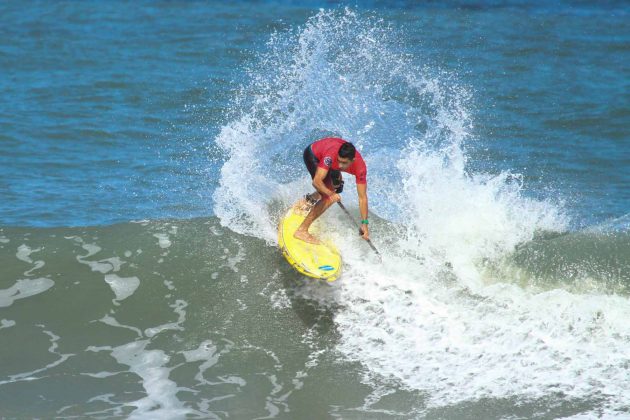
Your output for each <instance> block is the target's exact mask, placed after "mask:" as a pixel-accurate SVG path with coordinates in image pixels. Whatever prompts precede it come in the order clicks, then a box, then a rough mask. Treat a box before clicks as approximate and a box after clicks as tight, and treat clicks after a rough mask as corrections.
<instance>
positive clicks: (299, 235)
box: [293, 230, 321, 245]
mask: <svg viewBox="0 0 630 420" xmlns="http://www.w3.org/2000/svg"><path fill="white" fill-rule="evenodd" d="M293 237H294V238H295V239H299V240H301V241H304V242H308V243H309V244H315V245H319V244H321V242H320V240H319V239H317V238H316V237H314V236H313V235H311V234H310V233H308V232H307V231H303V230H296V231H295V233H294V234H293Z"/></svg>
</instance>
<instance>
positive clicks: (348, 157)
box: [337, 142, 357, 169]
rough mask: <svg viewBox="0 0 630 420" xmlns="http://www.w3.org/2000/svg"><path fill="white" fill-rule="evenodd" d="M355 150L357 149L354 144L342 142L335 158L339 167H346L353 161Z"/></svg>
mask: <svg viewBox="0 0 630 420" xmlns="http://www.w3.org/2000/svg"><path fill="white" fill-rule="evenodd" d="M356 152H357V149H355V148H354V144H352V143H350V142H348V143H344V144H342V145H341V147H340V148H339V156H338V158H337V160H338V161H339V167H340V168H341V169H346V168H347V167H348V166H350V165H351V164H352V161H354V155H355V154H356Z"/></svg>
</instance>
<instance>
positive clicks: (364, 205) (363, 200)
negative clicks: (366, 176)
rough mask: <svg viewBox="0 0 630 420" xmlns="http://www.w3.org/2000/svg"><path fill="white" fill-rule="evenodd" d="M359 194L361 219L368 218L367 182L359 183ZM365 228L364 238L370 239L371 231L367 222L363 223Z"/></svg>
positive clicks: (362, 225) (362, 227)
mask: <svg viewBox="0 0 630 420" xmlns="http://www.w3.org/2000/svg"><path fill="white" fill-rule="evenodd" d="M357 194H358V195H359V212H360V213H361V220H367V219H368V196H367V184H357ZM361 229H363V236H362V237H363V239H366V240H367V239H370V231H369V229H368V225H367V224H363V223H362V224H361Z"/></svg>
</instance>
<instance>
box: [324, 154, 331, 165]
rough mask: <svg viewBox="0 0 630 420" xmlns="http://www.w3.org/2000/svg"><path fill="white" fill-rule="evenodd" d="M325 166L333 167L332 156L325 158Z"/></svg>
mask: <svg viewBox="0 0 630 420" xmlns="http://www.w3.org/2000/svg"><path fill="white" fill-rule="evenodd" d="M324 164H325V165H326V166H331V165H332V158H331V157H330V156H326V157H325V158H324Z"/></svg>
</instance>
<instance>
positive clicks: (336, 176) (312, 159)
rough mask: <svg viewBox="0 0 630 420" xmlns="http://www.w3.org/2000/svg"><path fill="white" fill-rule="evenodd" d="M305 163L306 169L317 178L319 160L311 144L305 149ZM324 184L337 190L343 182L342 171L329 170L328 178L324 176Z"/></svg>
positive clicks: (312, 176)
mask: <svg viewBox="0 0 630 420" xmlns="http://www.w3.org/2000/svg"><path fill="white" fill-rule="evenodd" d="M304 164H305V165H306V169H308V173H310V174H311V179H313V178H315V172H317V165H318V164H319V160H318V159H317V157H316V156H315V154H314V153H313V149H311V145H310V144H309V145H308V146H307V147H306V149H304ZM324 184H326V186H327V187H328V188H329V189H331V190H335V189H336V188H337V187H339V184H341V171H339V170H336V169H331V170H329V171H328V174H327V175H326V178H324Z"/></svg>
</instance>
